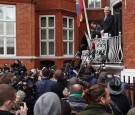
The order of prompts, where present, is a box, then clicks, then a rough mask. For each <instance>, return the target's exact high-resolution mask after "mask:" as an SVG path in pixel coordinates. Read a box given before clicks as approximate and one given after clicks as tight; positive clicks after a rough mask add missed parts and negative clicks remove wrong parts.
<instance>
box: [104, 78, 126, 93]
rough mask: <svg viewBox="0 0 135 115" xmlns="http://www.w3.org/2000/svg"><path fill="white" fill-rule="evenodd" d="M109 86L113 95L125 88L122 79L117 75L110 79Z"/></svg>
mask: <svg viewBox="0 0 135 115" xmlns="http://www.w3.org/2000/svg"><path fill="white" fill-rule="evenodd" d="M107 88H108V89H109V91H110V94H111V95H119V94H121V93H122V92H123V90H124V87H123V85H122V83H121V80H120V78H119V77H117V76H113V77H111V78H109V79H108V81H107Z"/></svg>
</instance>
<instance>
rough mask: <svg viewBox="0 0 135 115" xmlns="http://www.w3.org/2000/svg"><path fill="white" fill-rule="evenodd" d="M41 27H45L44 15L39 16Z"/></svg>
mask: <svg viewBox="0 0 135 115" xmlns="http://www.w3.org/2000/svg"><path fill="white" fill-rule="evenodd" d="M41 27H46V17H42V18H41Z"/></svg>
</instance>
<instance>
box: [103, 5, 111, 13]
mask: <svg viewBox="0 0 135 115" xmlns="http://www.w3.org/2000/svg"><path fill="white" fill-rule="evenodd" d="M104 13H105V15H108V14H110V13H111V10H110V7H109V6H105V8H104Z"/></svg>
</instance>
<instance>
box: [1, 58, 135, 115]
mask: <svg viewBox="0 0 135 115" xmlns="http://www.w3.org/2000/svg"><path fill="white" fill-rule="evenodd" d="M13 65H14V66H13ZM4 67H5V65H4ZM22 67H23V68H25V69H23V70H22V69H20V68H22ZM6 68H8V69H2V68H1V72H0V114H1V115H18V114H19V115H99V114H100V115H133V112H134V111H135V108H133V109H131V110H130V108H131V107H130V103H129V100H128V98H127V95H126V92H125V87H124V84H123V83H122V82H121V80H120V78H119V77H118V76H116V75H112V74H110V73H108V72H107V71H106V68H105V67H102V68H100V71H95V70H94V68H92V66H91V65H87V66H85V67H84V68H83V69H84V70H83V72H82V73H83V75H81V77H80V76H78V74H77V72H75V70H74V69H73V68H72V69H71V68H70V67H68V68H65V69H64V70H63V69H57V66H55V68H52V67H50V68H48V67H43V68H42V69H41V70H38V69H36V68H33V69H31V71H30V72H27V69H26V67H25V66H24V64H21V61H19V60H17V61H15V62H14V63H13V64H11V67H8V65H7V64H6ZM10 68H12V69H10ZM15 68H16V69H15ZM24 70H25V71H24ZM65 70H66V71H65ZM22 71H23V72H22ZM128 111H129V112H128ZM134 114H135V113H134Z"/></svg>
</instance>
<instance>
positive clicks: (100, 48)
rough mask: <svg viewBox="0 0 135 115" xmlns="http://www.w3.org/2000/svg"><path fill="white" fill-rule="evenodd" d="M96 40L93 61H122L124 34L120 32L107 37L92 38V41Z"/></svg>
mask: <svg viewBox="0 0 135 115" xmlns="http://www.w3.org/2000/svg"><path fill="white" fill-rule="evenodd" d="M93 42H95V48H93V54H92V55H93V63H101V62H102V61H105V62H106V63H122V60H123V52H122V35H121V32H119V36H114V37H107V38H95V39H92V40H91V43H93Z"/></svg>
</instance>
